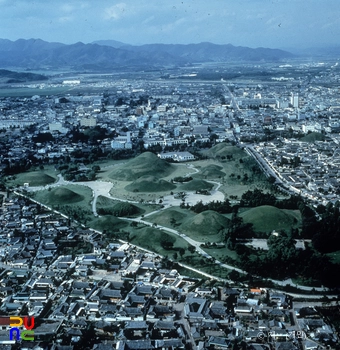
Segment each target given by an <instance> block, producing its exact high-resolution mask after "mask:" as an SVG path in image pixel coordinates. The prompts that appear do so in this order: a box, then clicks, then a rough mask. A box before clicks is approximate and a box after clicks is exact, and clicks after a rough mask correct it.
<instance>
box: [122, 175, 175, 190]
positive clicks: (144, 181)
mask: <svg viewBox="0 0 340 350" xmlns="http://www.w3.org/2000/svg"><path fill="white" fill-rule="evenodd" d="M175 188H176V186H175V185H174V184H172V183H170V182H168V181H165V180H162V179H159V178H158V177H156V176H152V175H144V176H142V177H140V178H139V179H137V180H135V181H133V182H132V183H131V184H129V185H127V186H126V187H125V189H126V190H127V191H130V192H163V191H171V190H173V189H175Z"/></svg>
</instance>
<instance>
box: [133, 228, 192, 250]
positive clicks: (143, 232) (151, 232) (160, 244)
mask: <svg viewBox="0 0 340 350" xmlns="http://www.w3.org/2000/svg"><path fill="white" fill-rule="evenodd" d="M129 240H130V242H131V243H132V244H136V245H139V246H141V247H144V248H147V249H150V250H153V251H155V252H157V253H159V254H164V255H166V254H169V253H170V252H171V251H173V250H172V249H171V247H169V246H167V245H166V244H164V241H167V242H171V245H173V248H175V249H178V248H180V247H184V248H185V247H187V246H188V244H187V242H186V241H184V240H183V238H181V237H178V236H176V235H174V234H171V233H169V232H164V231H161V230H158V229H155V228H152V227H143V228H140V229H138V230H135V231H133V232H132V233H130V236H129Z"/></svg>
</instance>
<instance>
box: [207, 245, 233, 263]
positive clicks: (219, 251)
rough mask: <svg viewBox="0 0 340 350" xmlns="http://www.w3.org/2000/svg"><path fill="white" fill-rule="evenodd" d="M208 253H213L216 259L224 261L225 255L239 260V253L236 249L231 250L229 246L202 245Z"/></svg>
mask: <svg viewBox="0 0 340 350" xmlns="http://www.w3.org/2000/svg"><path fill="white" fill-rule="evenodd" d="M201 248H202V249H203V250H204V251H205V252H207V254H209V255H211V256H212V257H214V258H215V259H217V260H219V261H222V262H224V259H225V257H229V258H231V259H233V260H238V255H237V253H236V251H235V250H230V249H228V248H227V247H218V246H213V245H211V246H209V247H208V248H207V247H201Z"/></svg>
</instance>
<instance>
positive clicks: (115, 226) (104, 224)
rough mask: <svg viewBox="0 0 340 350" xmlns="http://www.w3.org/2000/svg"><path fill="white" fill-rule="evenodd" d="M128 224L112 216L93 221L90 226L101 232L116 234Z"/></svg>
mask: <svg viewBox="0 0 340 350" xmlns="http://www.w3.org/2000/svg"><path fill="white" fill-rule="evenodd" d="M127 225H128V224H127V223H126V222H125V221H123V220H120V219H118V218H116V217H114V216H112V215H105V216H101V217H100V218H97V219H94V220H92V221H91V223H90V226H91V227H93V228H94V229H96V230H99V231H107V232H116V231H119V229H121V228H124V227H126V226H127Z"/></svg>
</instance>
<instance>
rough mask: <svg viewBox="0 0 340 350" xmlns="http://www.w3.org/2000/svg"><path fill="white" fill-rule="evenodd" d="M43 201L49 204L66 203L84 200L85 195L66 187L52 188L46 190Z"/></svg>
mask: <svg viewBox="0 0 340 350" xmlns="http://www.w3.org/2000/svg"><path fill="white" fill-rule="evenodd" d="M43 197H44V198H42V202H43V203H45V204H47V205H58V204H59V205H65V204H72V203H78V202H81V201H82V200H84V198H85V197H84V196H83V195H81V194H79V193H77V192H76V191H73V190H70V189H68V188H65V187H56V188H52V189H51V190H50V191H46V192H45V193H44V194H43Z"/></svg>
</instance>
